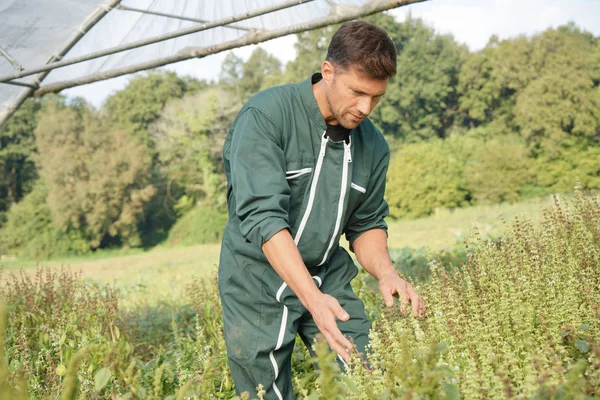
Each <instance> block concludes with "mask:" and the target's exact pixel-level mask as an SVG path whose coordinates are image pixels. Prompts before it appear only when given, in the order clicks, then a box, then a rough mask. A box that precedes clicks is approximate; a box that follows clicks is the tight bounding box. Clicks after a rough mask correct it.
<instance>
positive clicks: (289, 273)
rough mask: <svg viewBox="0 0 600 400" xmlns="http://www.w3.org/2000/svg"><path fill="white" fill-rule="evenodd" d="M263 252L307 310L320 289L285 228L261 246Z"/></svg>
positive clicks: (319, 293) (319, 292)
mask: <svg viewBox="0 0 600 400" xmlns="http://www.w3.org/2000/svg"><path fill="white" fill-rule="evenodd" d="M262 250H263V253H265V256H266V257H267V260H269V263H270V264H271V266H272V267H273V269H275V272H277V274H278V275H279V276H280V277H281V279H283V281H284V282H285V283H287V285H288V286H289V287H290V289H292V291H293V292H294V294H295V295H296V296H297V297H298V299H299V300H300V301H301V302H302V304H303V305H304V307H306V309H307V310H308V311H311V309H310V308H311V306H312V303H313V302H314V300H316V299H317V298H318V297H319V295H321V294H322V293H321V291H320V290H319V288H318V287H317V285H316V284H315V282H314V281H313V278H312V276H310V273H309V272H308V270H307V269H306V266H305V265H304V261H303V260H302V257H301V256H300V252H299V251H298V247H297V246H296V243H294V239H292V235H291V234H290V232H289V231H288V230H287V229H283V230H281V231H279V232H277V233H276V234H275V235H273V236H272V237H271V238H270V239H269V240H268V241H267V242H265V243H264V244H263V246H262Z"/></svg>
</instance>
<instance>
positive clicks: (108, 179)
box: [0, 14, 600, 257]
mask: <svg viewBox="0 0 600 400" xmlns="http://www.w3.org/2000/svg"><path fill="white" fill-rule="evenodd" d="M368 19H369V20H370V21H371V22H374V23H376V24H377V25H379V26H381V27H383V28H384V29H386V30H387V32H388V33H389V34H390V36H391V37H392V39H393V40H394V42H395V43H396V46H397V50H398V75H397V76H396V77H395V78H394V79H392V80H391V81H390V83H389V85H388V90H387V92H386V95H385V96H384V98H383V100H382V101H381V103H380V105H378V107H377V108H376V109H375V110H374V112H373V114H372V118H371V119H372V120H373V122H374V123H375V124H376V125H377V126H378V127H379V128H380V129H381V130H382V131H383V132H384V134H385V135H386V136H387V138H388V140H389V142H390V144H391V147H392V151H393V155H392V160H391V164H390V169H389V172H388V187H387V193H386V194H387V199H388V202H389V204H390V213H391V215H392V216H393V217H418V216H424V215H428V214H430V213H431V212H433V211H434V210H435V209H436V208H439V207H462V206H468V205H474V204H492V203H499V202H506V201H516V200H519V199H523V198H529V197H537V196H541V195H545V194H548V193H552V192H564V191H571V190H572V187H573V186H574V185H575V184H576V183H579V184H580V185H581V186H583V187H584V188H590V189H598V188H600V146H599V144H600V143H599V142H600V40H599V38H597V37H594V36H593V35H592V34H590V33H588V32H585V31H582V30H581V29H579V28H578V27H577V26H576V25H575V24H568V25H566V26H561V27H559V28H556V29H548V30H546V31H544V32H542V33H540V34H537V35H534V36H532V37H525V36H520V37H517V38H513V39H508V40H499V39H498V38H497V37H491V38H490V40H489V42H488V44H487V46H486V47H485V48H484V49H482V50H480V51H475V52H472V51H469V50H468V49H467V48H466V47H465V46H464V45H462V44H459V43H457V42H456V41H455V40H454V39H453V37H452V36H450V35H441V34H438V33H436V32H435V31H434V29H433V28H431V27H429V26H427V25H426V24H425V23H424V22H423V21H422V20H419V19H413V18H408V19H407V20H406V21H404V22H398V21H396V20H395V19H394V18H392V17H391V16H389V15H387V14H379V15H375V16H372V17H369V18H368ZM336 29H337V27H336V26H330V27H326V28H323V29H319V30H315V31H310V32H304V33H301V34H298V35H297V36H298V40H297V43H296V45H295V47H296V51H297V57H296V59H295V60H293V61H291V62H289V63H287V64H286V65H282V63H281V62H280V61H279V60H278V59H277V58H276V57H274V56H273V55H271V54H269V53H267V52H266V51H265V50H264V49H262V48H260V47H257V48H256V49H255V50H254V51H253V52H252V54H251V55H250V57H249V59H248V60H247V61H246V62H244V61H243V60H242V59H241V58H239V57H237V56H236V55H235V54H234V53H229V54H228V56H227V57H226V59H225V61H224V63H223V65H222V69H221V72H220V75H219V79H218V80H216V81H211V82H206V81H200V80H197V79H194V78H191V77H180V76H177V75H176V74H174V73H172V72H165V71H154V72H150V73H147V74H142V75H137V76H135V77H133V78H132V79H131V80H130V82H129V84H128V85H127V87H126V88H125V89H123V90H121V91H119V92H116V93H115V94H113V95H112V96H110V97H109V98H108V99H107V100H106V102H105V104H104V105H103V106H102V107H101V108H100V109H99V110H96V109H94V108H93V107H92V106H91V105H90V104H88V103H86V102H85V101H84V100H83V99H81V98H76V99H69V98H66V97H64V96H60V95H54V96H45V97H43V98H41V99H30V100H28V101H27V102H25V103H24V104H23V106H22V107H21V108H20V109H19V110H18V111H17V112H16V113H15V114H14V115H13V116H12V118H11V119H10V120H9V121H8V122H7V123H6V124H5V125H4V126H3V127H1V128H0V170H1V171H2V175H1V176H0V253H11V254H12V253H17V254H22V255H25V256H29V257H47V256H55V255H62V254H68V253H77V254H80V253H87V252H89V251H93V250H95V249H99V248H109V247H123V246H128V247H140V246H145V247H148V246H153V245H155V244H157V243H160V242H163V241H165V240H167V241H169V242H171V243H178V242H181V239H182V238H183V237H184V236H185V242H186V243H190V237H189V236H190V235H191V236H193V238H192V240H191V242H202V241H211V240H215V238H217V237H218V232H219V231H220V229H222V225H223V221H224V217H223V214H224V212H225V209H226V207H225V206H226V204H225V203H226V199H225V177H224V171H223V166H222V156H221V149H222V144H223V140H224V138H225V135H226V133H227V129H228V128H229V126H230V124H231V122H232V121H233V118H235V115H236V113H237V111H238V110H239V109H240V108H241V106H242V104H243V103H244V102H245V101H246V100H247V99H248V98H249V97H251V96H252V95H253V94H255V93H256V92H258V91H259V90H261V89H264V88H267V87H270V86H273V85H280V84H286V83H291V82H299V81H302V80H304V79H306V78H307V77H308V76H310V74H312V73H313V72H316V71H318V70H319V68H320V64H321V61H322V60H323V59H324V57H325V53H326V46H327V44H328V43H329V40H330V38H331V36H332V35H333V33H334V32H335V30H336ZM202 221H207V222H206V223H203V222H202Z"/></svg>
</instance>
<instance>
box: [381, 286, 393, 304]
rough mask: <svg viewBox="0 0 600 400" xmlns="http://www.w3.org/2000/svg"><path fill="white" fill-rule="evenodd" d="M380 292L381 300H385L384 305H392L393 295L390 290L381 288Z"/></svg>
mask: <svg viewBox="0 0 600 400" xmlns="http://www.w3.org/2000/svg"><path fill="white" fill-rule="evenodd" d="M381 294H382V295H383V301H384V302H385V305H386V306H387V307H394V295H393V294H392V292H391V291H390V290H388V289H383V291H382V292H381Z"/></svg>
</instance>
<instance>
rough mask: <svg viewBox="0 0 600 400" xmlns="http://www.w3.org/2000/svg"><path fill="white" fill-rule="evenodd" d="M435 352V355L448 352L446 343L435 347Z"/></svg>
mask: <svg viewBox="0 0 600 400" xmlns="http://www.w3.org/2000/svg"><path fill="white" fill-rule="evenodd" d="M435 351H436V352H437V353H446V352H447V351H448V343H446V342H440V343H438V344H437V345H436V346H435Z"/></svg>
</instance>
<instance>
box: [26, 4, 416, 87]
mask: <svg viewBox="0 0 600 400" xmlns="http://www.w3.org/2000/svg"><path fill="white" fill-rule="evenodd" d="M423 1H427V0H371V1H369V2H368V3H366V4H365V5H363V6H362V7H354V6H348V7H338V8H337V10H336V12H334V13H332V14H330V15H328V16H327V17H323V18H319V19H317V20H314V21H311V22H308V23H305V24H299V25H293V26H291V27H286V28H280V29H274V30H271V31H264V32H251V33H248V34H247V35H244V36H243V37H242V38H240V39H236V40H232V41H229V42H225V43H221V44H218V45H214V46H209V47H201V48H198V47H193V48H186V49H183V50H181V51H180V52H179V54H177V55H174V56H170V57H165V58H161V59H158V60H153V61H148V62H145V63H140V64H135V65H131V66H127V67H123V68H117V69H114V70H112V71H107V72H100V73H96V74H91V75H87V76H84V77H81V78H78V79H73V80H68V81H61V82H55V83H52V84H49V85H45V86H42V87H41V88H39V89H38V90H37V91H36V92H35V96H42V95H44V94H46V93H56V92H60V91H61V90H64V89H68V88H71V87H74V86H79V85H85V84H88V83H92V82H97V81H102V80H105V79H111V78H115V77H117V76H122V75H127V74H132V73H135V72H139V71H144V70H147V69H152V68H156V67H161V66H164V65H168V64H172V63H175V62H179V61H183V60H189V59H191V58H202V57H206V56H208V55H211V54H215V53H219V52H221V51H225V50H231V49H235V48H238V47H243V46H247V45H250V44H257V43H260V42H264V41H267V40H271V39H275V38H278V37H281V36H287V35H290V34H293V33H298V32H303V31H307V30H312V29H317V28H322V27H324V26H327V25H332V24H338V23H341V22H345V21H350V20H353V19H356V18H360V17H364V16H368V15H372V14H375V13H378V12H381V11H385V10H389V9H392V8H396V7H401V6H405V5H408V4H413V3H421V2H423Z"/></svg>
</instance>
